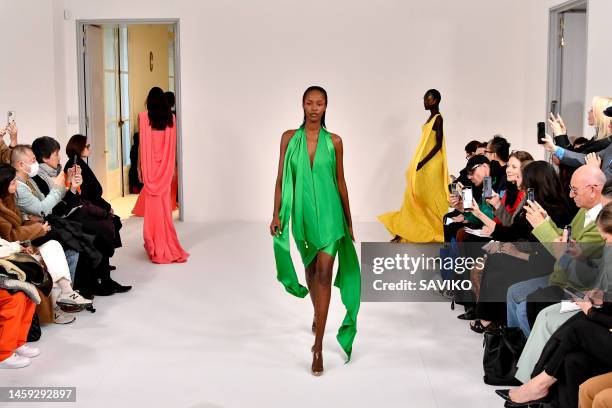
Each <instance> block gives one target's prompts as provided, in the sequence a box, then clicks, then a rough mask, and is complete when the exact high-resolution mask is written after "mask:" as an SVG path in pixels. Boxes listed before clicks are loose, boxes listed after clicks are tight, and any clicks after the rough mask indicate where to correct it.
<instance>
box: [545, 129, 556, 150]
mask: <svg viewBox="0 0 612 408" xmlns="http://www.w3.org/2000/svg"><path fill="white" fill-rule="evenodd" d="M542 142H544V143H542V146H543V147H544V149H545V150H546V151H548V152H551V153H554V152H555V149H556V148H557V146H556V145H555V141H554V140H553V138H552V136H551V135H549V134H548V133H547V134H545V135H544V138H543V139H542Z"/></svg>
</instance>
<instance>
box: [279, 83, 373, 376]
mask: <svg viewBox="0 0 612 408" xmlns="http://www.w3.org/2000/svg"><path fill="white" fill-rule="evenodd" d="M302 105H303V108H304V123H303V124H302V126H301V127H300V128H299V129H297V130H288V131H286V132H285V133H283V136H282V139H281V151H280V160H279V165H278V176H277V179H276V190H275V194H274V214H273V217H272V223H271V224H270V233H271V234H272V235H273V236H274V256H275V259H276V270H277V278H278V280H279V281H280V282H281V283H282V284H283V285H284V286H285V289H286V290H287V292H289V293H291V294H292V295H295V296H298V297H305V296H306V295H307V294H308V292H310V298H311V300H312V303H313V306H314V319H313V323H312V330H313V332H314V333H315V342H314V345H313V346H312V353H313V354H312V374H314V375H317V376H318V375H321V374H322V373H323V354H322V348H323V335H324V332H325V324H326V322H327V312H328V310H329V301H330V297H331V282H332V275H333V267H334V258H335V257H336V254H337V255H338V258H339V265H338V272H337V275H336V279H335V281H334V285H335V286H336V287H338V288H339V289H340V295H341V298H342V303H343V304H344V306H345V307H346V316H345V318H344V321H343V322H342V325H341V326H340V329H339V330H338V335H337V336H336V338H337V340H338V342H339V343H340V345H341V347H342V349H343V350H344V351H345V352H346V355H347V356H348V360H350V358H351V352H352V348H353V340H354V338H355V334H356V333H357V313H358V311H359V305H360V298H361V275H360V270H359V259H358V258H357V253H356V252H355V246H354V245H353V241H354V235H353V227H352V222H351V211H350V207H349V199H348V190H347V187H346V182H345V180H344V167H343V163H342V153H343V152H342V139H340V137H339V136H338V135H335V134H332V133H329V132H328V131H327V130H326V129H325V110H326V108H327V93H326V92H325V90H324V89H323V88H320V87H310V88H308V89H307V90H306V92H304V96H303V98H302ZM289 219H291V231H292V233H293V238H294V240H295V243H296V246H297V248H298V250H299V252H300V255H301V257H302V262H303V263H304V267H305V269H306V284H307V286H308V289H306V288H305V287H304V286H302V285H301V284H300V282H299V280H298V278H297V274H296V271H295V268H294V266H293V262H292V260H291V254H290V250H289V249H290V243H289Z"/></svg>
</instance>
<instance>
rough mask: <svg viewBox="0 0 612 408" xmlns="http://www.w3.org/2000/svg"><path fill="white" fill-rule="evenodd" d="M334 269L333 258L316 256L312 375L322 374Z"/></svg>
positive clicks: (322, 254)
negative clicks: (324, 338)
mask: <svg viewBox="0 0 612 408" xmlns="http://www.w3.org/2000/svg"><path fill="white" fill-rule="evenodd" d="M333 268H334V258H333V257H332V256H329V255H328V254H326V253H325V252H319V253H318V254H317V270H316V272H315V279H314V287H315V288H316V289H315V316H316V331H315V343H314V346H313V347H312V351H313V354H312V373H313V374H314V375H321V374H323V335H324V334H325V324H326V323H327V312H328V311H329V301H330V298H331V286H332V285H331V284H332V275H333Z"/></svg>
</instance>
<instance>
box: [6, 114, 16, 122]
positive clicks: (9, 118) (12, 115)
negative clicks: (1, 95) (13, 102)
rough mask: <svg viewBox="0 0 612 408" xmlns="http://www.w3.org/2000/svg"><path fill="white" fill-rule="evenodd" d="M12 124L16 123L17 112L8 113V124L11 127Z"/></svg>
mask: <svg viewBox="0 0 612 408" xmlns="http://www.w3.org/2000/svg"><path fill="white" fill-rule="evenodd" d="M11 122H15V111H8V112H7V113H6V124H7V125H10V124H11Z"/></svg>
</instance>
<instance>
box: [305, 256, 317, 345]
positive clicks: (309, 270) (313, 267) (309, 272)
mask: <svg viewBox="0 0 612 408" xmlns="http://www.w3.org/2000/svg"><path fill="white" fill-rule="evenodd" d="M316 271H317V258H316V257H315V259H313V261H312V262H311V263H310V265H308V267H306V286H308V292H309V293H310V300H311V301H312V308H313V311H314V312H313V316H312V332H313V333H314V332H315V330H316V327H317V326H316V320H317V313H316V310H315V284H314V279H315V272H316Z"/></svg>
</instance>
